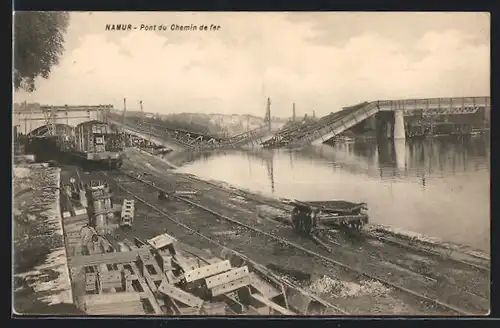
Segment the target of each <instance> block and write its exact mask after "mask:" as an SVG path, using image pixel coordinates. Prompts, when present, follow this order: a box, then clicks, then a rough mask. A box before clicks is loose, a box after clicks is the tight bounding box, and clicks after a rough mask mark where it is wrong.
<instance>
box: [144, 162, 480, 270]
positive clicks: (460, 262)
mask: <svg viewBox="0 0 500 328" xmlns="http://www.w3.org/2000/svg"><path fill="white" fill-rule="evenodd" d="M139 156H140V157H142V158H143V159H144V160H146V161H147V160H150V159H151V155H144V154H142V153H139ZM155 160H158V161H161V159H158V158H155ZM165 165H166V164H165ZM177 176H178V177H181V178H182V179H185V180H187V181H190V182H193V183H201V184H205V185H209V186H211V187H213V188H217V189H218V190H219V191H221V192H223V193H225V194H228V195H231V196H237V197H243V198H245V199H246V200H250V201H252V202H255V203H259V204H262V205H266V206H269V207H272V208H275V209H277V210H280V211H283V212H285V213H286V214H287V215H289V214H290V213H291V210H292V207H291V206H288V205H285V204H283V203H282V202H280V201H278V200H276V201H270V200H267V199H265V198H264V197H256V196H255V195H253V194H251V193H248V192H245V191H241V190H229V189H228V188H225V187H223V186H221V185H219V184H217V183H213V182H211V181H206V180H202V179H200V178H197V177H196V176H193V175H187V174H180V175H177ZM161 179H163V178H161ZM275 221H277V220H275ZM360 233H361V234H362V236H363V237H365V238H366V239H372V240H377V241H381V242H383V243H385V244H388V245H393V246H396V247H399V248H402V249H405V250H411V251H414V252H415V253H417V254H420V255H425V256H430V257H433V258H439V259H441V260H444V261H446V262H448V263H450V264H451V263H454V264H456V265H457V266H458V267H462V266H467V267H471V268H473V269H476V270H477V272H478V273H480V272H483V273H487V274H489V272H490V268H489V263H486V262H489V261H488V260H487V259H484V258H483V257H479V256H476V255H473V254H467V257H470V258H473V259H475V260H476V261H474V262H472V261H470V260H469V261H467V260H464V259H460V258H459V257H460V256H459V255H458V256H454V255H455V253H456V252H455V251H453V250H445V251H442V252H439V251H436V250H431V249H429V248H427V247H423V246H422V245H418V244H417V243H414V242H412V241H411V240H400V239H398V238H396V237H394V236H383V235H381V234H376V235H374V234H370V233H367V232H364V231H361V232H360Z"/></svg>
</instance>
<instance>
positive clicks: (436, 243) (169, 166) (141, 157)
mask: <svg viewBox="0 0 500 328" xmlns="http://www.w3.org/2000/svg"><path fill="white" fill-rule="evenodd" d="M127 154H128V157H129V164H132V163H141V165H143V166H144V168H145V169H146V171H149V172H151V173H153V174H157V175H160V176H161V175H164V174H165V172H166V171H170V172H169V176H170V175H172V174H173V175H174V176H175V175H178V176H179V177H178V178H177V179H179V178H181V177H182V176H186V175H188V176H191V177H194V178H195V179H196V180H199V181H200V182H207V183H210V184H213V185H216V186H217V187H219V188H223V189H225V190H227V191H229V192H236V193H239V194H242V195H243V197H245V196H250V197H257V198H261V199H262V200H264V201H267V202H271V203H273V202H275V203H281V202H282V201H286V200H287V199H280V198H276V197H273V195H271V194H269V193H264V192H258V191H255V190H251V189H249V188H242V187H241V186H236V185H234V184H231V183H228V182H223V181H217V180H213V179H207V178H203V177H199V176H193V175H192V174H187V173H182V172H178V169H179V168H180V167H181V166H182V165H183V163H186V162H187V161H185V162H180V161H179V158H178V159H177V161H176V163H175V164H174V163H172V162H171V161H170V159H168V158H167V159H165V158H162V157H159V156H154V155H151V154H149V153H147V152H145V151H139V150H137V149H132V148H131V149H129V150H128V153H127ZM178 163H180V165H178ZM125 167H126V168H127V167H128V168H132V167H131V166H130V165H128V166H125ZM135 169H137V168H135ZM203 188H204V187H203V186H202V185H200V186H199V189H203ZM262 210H263V211H265V212H266V213H267V212H268V214H273V213H274V212H276V210H275V209H270V208H268V206H266V205H262ZM278 212H279V211H278ZM283 215H286V214H285V213H283V212H280V213H277V214H276V216H283ZM366 231H367V233H370V234H374V235H378V234H380V233H383V234H387V235H392V236H394V237H397V238H399V239H402V240H404V241H411V242H415V243H418V244H420V245H422V246H428V247H433V248H439V249H440V250H441V251H443V252H444V251H446V250H448V251H450V252H457V253H462V255H465V256H466V258H471V257H472V258H479V259H482V260H488V261H489V260H490V254H489V252H488V251H484V250H480V249H478V248H476V247H472V246H469V245H465V244H461V243H456V242H450V241H447V240H443V239H442V238H438V237H436V236H429V235H425V234H420V233H416V232H413V231H409V230H405V229H402V228H400V227H394V226H388V225H381V224H368V225H367V226H366Z"/></svg>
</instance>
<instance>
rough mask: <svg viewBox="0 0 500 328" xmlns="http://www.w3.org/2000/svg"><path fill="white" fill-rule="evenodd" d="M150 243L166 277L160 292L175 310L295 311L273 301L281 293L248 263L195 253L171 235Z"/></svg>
mask: <svg viewBox="0 0 500 328" xmlns="http://www.w3.org/2000/svg"><path fill="white" fill-rule="evenodd" d="M147 244H149V245H150V246H151V247H152V249H153V252H154V253H155V254H156V257H157V258H158V259H159V262H160V263H161V268H162V269H161V270H162V274H163V278H162V280H161V283H160V285H159V286H158V288H157V291H158V293H160V294H161V295H162V296H163V298H164V299H165V300H166V304H170V305H171V308H173V313H176V314H189V315H196V314H198V315H199V314H205V315H224V314H235V313H236V314H241V313H243V312H246V311H248V310H253V312H257V313H261V312H262V310H259V309H262V308H266V309H267V312H268V313H274V312H278V313H279V314H288V315H292V314H294V313H293V312H291V311H289V310H288V309H286V308H284V307H282V306H280V305H278V304H276V303H275V302H273V301H271V300H270V298H273V297H275V296H277V295H279V294H281V293H280V292H278V291H277V290H276V288H273V287H272V286H270V285H269V284H266V283H265V282H264V281H262V280H260V279H258V277H257V276H256V275H255V273H251V272H250V270H249V268H248V266H246V265H242V266H238V267H233V266H232V265H231V262H230V261H229V260H221V259H215V258H211V259H207V258H200V256H196V255H195V256H193V254H189V253H188V252H186V251H185V250H183V249H182V247H179V243H178V242H177V240H176V239H175V238H173V237H172V236H169V235H168V234H163V235H160V236H157V237H155V238H152V239H150V240H148V241H147ZM259 311H261V312H259Z"/></svg>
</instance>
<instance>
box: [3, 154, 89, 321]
mask: <svg viewBox="0 0 500 328" xmlns="http://www.w3.org/2000/svg"><path fill="white" fill-rule="evenodd" d="M59 181H60V169H59V168H53V167H44V166H43V165H40V164H32V165H23V166H15V167H14V169H13V194H14V196H13V202H12V203H13V212H14V214H13V243H14V244H13V249H14V251H13V270H14V272H13V311H14V312H15V313H16V314H19V315H31V314H53V315H55V314H78V313H79V312H78V311H77V310H76V309H75V308H74V306H73V305H72V303H73V295H72V290H71V282H70V278H69V272H68V266H67V259H66V249H65V247H64V240H63V238H64V237H63V230H62V222H61V213H60V207H59Z"/></svg>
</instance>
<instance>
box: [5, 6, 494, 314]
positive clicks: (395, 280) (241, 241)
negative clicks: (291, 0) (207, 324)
mask: <svg viewBox="0 0 500 328" xmlns="http://www.w3.org/2000/svg"><path fill="white" fill-rule="evenodd" d="M13 24H14V27H13V31H14V34H13V49H14V54H13V55H14V71H13V86H14V90H13V94H14V104H13V111H12V118H13V120H12V121H13V126H12V128H13V152H14V156H13V158H14V162H13V218H12V222H13V241H12V242H13V254H14V256H13V263H12V265H13V291H12V297H13V313H14V314H17V315H31V314H50V315H80V316H87V315H89V316H90V315H116V316H125V315H143V316H180V315H199V316H227V315H254V316H255V315H258V316H275V315H285V316H299V315H300V316H302V315H308V316H318V315H319V316H355V315H373V316H379V315H396V316H415V315H418V316H436V315H446V316H470V315H486V314H488V313H489V311H490V110H491V105H490V103H491V102H490V16H489V14H488V13H475V12H468V13H458V12H453V13H452V12H446V13H445V12H432V13H431V12H427V13H423V12H404V13H403V12H384V13H383V12H293V13H287V12H272V13H271V12H267V13H266V12H258V13H257V12H182V13H181V12H179V13H176V12H164V13H162V12H69V13H68V12H16V13H15V14H14V23H13Z"/></svg>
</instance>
